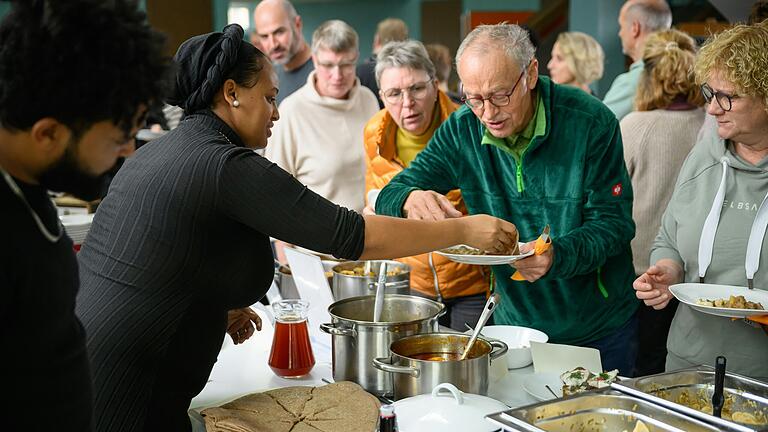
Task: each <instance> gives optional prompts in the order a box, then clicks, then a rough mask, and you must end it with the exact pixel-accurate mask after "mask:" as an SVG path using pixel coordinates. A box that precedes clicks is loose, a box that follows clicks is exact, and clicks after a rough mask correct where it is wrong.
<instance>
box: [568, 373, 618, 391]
mask: <svg viewBox="0 0 768 432" xmlns="http://www.w3.org/2000/svg"><path fill="white" fill-rule="evenodd" d="M618 375H619V370H618V369H614V370H612V371H608V372H600V373H598V374H595V373H592V372H591V371H589V370H587V369H585V368H583V367H577V368H576V369H573V370H569V371H566V372H564V373H563V374H561V375H560V380H561V381H562V382H563V396H570V395H574V394H576V393H582V392H585V391H589V390H596V389H599V388H603V387H608V386H610V385H611V383H613V382H614V381H618V378H617V376H618Z"/></svg>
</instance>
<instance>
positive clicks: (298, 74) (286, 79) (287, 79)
mask: <svg viewBox="0 0 768 432" xmlns="http://www.w3.org/2000/svg"><path fill="white" fill-rule="evenodd" d="M313 70H315V64H314V63H312V57H310V58H309V59H307V61H306V62H304V64H303V65H301V66H299V67H298V68H296V69H294V70H292V71H286V70H285V68H284V67H282V66H280V65H275V71H277V79H278V81H279V88H280V91H279V92H278V93H277V104H278V105H280V102H282V101H283V99H285V98H286V97H288V96H289V95H290V94H291V93H293V92H295V91H296V90H298V89H300V88H301V87H302V86H304V84H306V83H307V77H309V73H310V72H312V71H313Z"/></svg>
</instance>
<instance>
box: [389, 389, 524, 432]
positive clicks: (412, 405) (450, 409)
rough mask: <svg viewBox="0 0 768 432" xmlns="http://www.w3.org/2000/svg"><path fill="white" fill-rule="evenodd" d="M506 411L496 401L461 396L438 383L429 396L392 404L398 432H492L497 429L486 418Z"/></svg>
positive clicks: (425, 395)
mask: <svg viewBox="0 0 768 432" xmlns="http://www.w3.org/2000/svg"><path fill="white" fill-rule="evenodd" d="M507 409H509V407H508V406H506V405H505V404H503V403H502V402H499V401H497V400H496V399H491V398H489V397H486V396H480V395H476V394H469V393H464V392H462V391H461V390H459V389H458V388H456V386H454V385H453V384H450V383H443V384H438V385H437V386H436V387H435V388H434V390H432V394H423V395H418V396H412V397H409V398H405V399H401V400H399V401H397V402H395V414H396V415H397V425H398V431H399V432H445V431H447V430H460V431H464V432H492V431H495V430H498V426H495V425H494V424H492V423H490V422H489V421H488V420H486V419H485V416H486V415H488V414H491V413H495V412H499V411H504V410H507Z"/></svg>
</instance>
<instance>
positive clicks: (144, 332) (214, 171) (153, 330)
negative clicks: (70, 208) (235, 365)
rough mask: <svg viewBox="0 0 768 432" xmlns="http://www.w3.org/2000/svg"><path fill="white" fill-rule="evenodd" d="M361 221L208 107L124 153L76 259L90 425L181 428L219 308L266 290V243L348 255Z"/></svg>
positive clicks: (220, 323)
mask: <svg viewBox="0 0 768 432" xmlns="http://www.w3.org/2000/svg"><path fill="white" fill-rule="evenodd" d="M364 231H365V228H364V221H363V218H362V216H360V215H359V214H357V213H355V212H353V211H350V210H347V209H344V208H341V207H339V206H337V205H335V204H333V203H331V202H329V201H327V200H325V199H324V198H322V197H320V196H319V195H317V194H315V193H314V192H312V191H310V190H309V189H307V188H306V186H303V185H302V184H300V183H299V182H298V181H296V180H295V179H294V178H293V177H292V176H290V175H289V174H288V173H286V172H285V171H283V170H281V169H280V168H279V167H277V165H275V164H273V163H271V162H269V161H268V160H266V159H265V158H263V157H261V156H259V155H258V154H256V153H255V152H253V151H252V150H250V149H247V148H245V147H243V144H242V142H241V140H240V138H239V137H238V136H237V135H236V134H235V133H234V132H233V131H232V130H231V129H230V128H229V127H228V126H227V125H226V124H225V123H224V122H223V121H221V120H220V119H219V118H218V117H216V116H215V115H214V114H213V113H211V112H204V113H198V114H193V115H191V116H189V117H187V118H186V119H185V120H184V121H183V122H182V123H181V124H180V125H179V127H177V128H176V129H174V130H173V131H171V132H170V133H168V134H167V135H166V136H164V137H162V138H160V139H157V140H155V141H152V142H151V143H149V144H147V145H145V146H143V147H142V148H141V149H139V150H138V151H137V152H136V154H135V155H134V156H133V157H131V158H129V159H128V160H127V161H126V163H125V164H124V166H123V167H122V168H121V169H120V171H119V172H118V174H117V176H116V177H115V179H114V180H113V182H112V185H111V187H110V190H109V193H108V194H107V196H106V198H105V199H104V201H103V202H102V203H101V205H100V206H99V209H98V211H97V213H96V217H95V218H94V221H93V225H92V227H91V230H90V232H89V234H88V237H87V238H86V240H85V242H84V245H83V247H82V250H81V252H80V254H79V257H78V259H79V261H80V271H81V280H82V286H81V291H80V295H79V296H78V306H77V313H78V315H79V316H80V318H81V320H82V321H83V325H84V326H85V328H86V331H87V335H88V336H87V337H88V339H87V346H88V352H89V355H90V359H91V364H92V371H93V382H94V423H95V429H96V430H97V431H110V432H114V431H136V430H174V431H176V430H185V429H189V427H190V426H189V421H188V419H187V415H186V411H187V408H188V406H189V403H190V400H191V399H192V398H193V397H194V396H195V395H196V394H197V393H199V392H200V391H201V390H202V388H203V387H204V386H205V383H206V381H207V378H208V376H209V374H210V371H211V368H212V367H213V364H214V363H215V361H216V356H217V354H218V351H219V348H220V346H221V341H222V338H223V337H224V334H225V330H226V324H227V319H226V312H227V310H229V309H234V308H239V307H244V306H248V305H250V304H253V303H254V302H255V301H257V300H258V299H259V298H261V297H262V296H263V295H264V293H265V292H266V290H267V289H268V288H269V286H270V283H271V281H272V278H273V273H274V267H273V256H272V251H271V247H270V243H269V236H272V237H275V238H279V239H281V240H284V241H287V242H290V243H293V244H298V245H301V246H304V247H307V248H310V249H313V250H317V251H321V252H325V253H331V254H334V255H336V256H339V257H345V258H351V259H357V258H358V257H359V256H360V254H361V253H362V250H363V242H364Z"/></svg>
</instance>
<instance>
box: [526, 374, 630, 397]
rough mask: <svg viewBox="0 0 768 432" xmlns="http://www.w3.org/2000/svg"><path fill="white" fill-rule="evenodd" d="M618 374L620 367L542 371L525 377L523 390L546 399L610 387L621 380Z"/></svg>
mask: <svg viewBox="0 0 768 432" xmlns="http://www.w3.org/2000/svg"><path fill="white" fill-rule="evenodd" d="M618 375H619V371H618V369H614V370H612V371H607V372H600V373H594V372H591V371H589V370H588V369H586V368H583V367H577V368H575V369H572V370H568V371H565V372H563V373H561V374H557V373H541V372H540V373H535V374H532V375H529V376H528V377H526V378H525V380H524V381H523V390H525V391H526V392H527V393H528V394H529V395H531V396H533V397H535V398H536V399H538V400H540V401H545V400H550V399H556V398H561V397H563V396H573V395H575V394H578V393H583V392H586V391H590V390H597V389H601V388H605V387H610V385H611V384H612V383H613V382H615V381H619V380H620V378H619V376H618ZM625 379H626V378H625Z"/></svg>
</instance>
